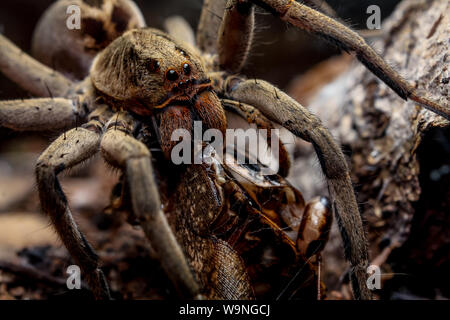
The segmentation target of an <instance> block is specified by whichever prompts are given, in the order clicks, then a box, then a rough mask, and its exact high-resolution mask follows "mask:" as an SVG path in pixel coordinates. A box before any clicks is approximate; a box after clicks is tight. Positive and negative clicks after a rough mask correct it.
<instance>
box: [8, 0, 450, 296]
mask: <svg viewBox="0 0 450 320" xmlns="http://www.w3.org/2000/svg"><path fill="white" fill-rule="evenodd" d="M122 1H124V0H122ZM83 2H85V3H86V4H92V5H93V6H95V8H96V9H99V10H105V11H107V12H111V6H114V5H115V4H116V3H119V2H121V1H119V0H103V1H92V2H91V1H83ZM126 2H127V3H129V2H130V1H128V0H127V1H126ZM306 2H307V3H309V2H316V0H308V1H306ZM255 5H258V6H260V7H262V8H264V9H267V10H269V11H270V12H272V13H273V14H275V15H277V16H279V17H280V18H281V19H283V20H285V21H286V22H288V23H290V24H292V25H294V26H296V27H299V28H302V29H305V30H307V31H309V32H311V33H312V34H314V35H317V36H320V37H322V38H325V39H327V40H331V42H333V43H334V44H337V45H338V46H339V47H340V48H342V49H343V50H345V51H347V52H350V53H354V54H355V56H356V57H357V58H358V59H359V60H360V61H361V62H362V63H363V64H364V65H365V66H367V67H368V68H369V69H370V70H371V71H373V73H374V74H375V75H376V76H378V77H379V78H380V79H381V80H383V81H384V82H385V83H386V84H387V85H389V86H390V87H391V88H392V89H393V90H394V91H396V92H397V93H398V94H399V96H400V97H402V98H404V99H412V100H414V101H416V102H418V103H419V104H421V105H423V106H424V107H426V108H428V109H430V110H431V111H433V112H435V113H437V114H439V115H441V116H443V117H445V118H447V119H449V118H450V111H449V109H448V105H447V104H445V103H438V102H435V101H431V100H429V99H427V98H426V97H423V96H421V95H420V94H418V93H417V91H416V89H415V88H414V87H413V86H412V85H410V84H409V83H408V82H407V81H406V80H404V79H403V78H402V77H400V76H399V75H398V74H397V73H396V72H395V71H394V70H393V69H392V68H391V67H390V66H389V65H388V64H387V63H386V62H385V61H384V60H383V58H382V57H381V56H380V55H378V54H377V53H376V52H375V51H374V50H373V49H372V48H371V47H370V46H369V45H367V44H366V42H365V41H364V39H363V38H361V37H360V36H359V35H358V34H357V33H355V32H354V31H352V30H350V29H349V28H347V27H345V26H344V25H342V24H341V23H339V22H338V21H336V20H334V19H332V18H330V17H328V16H326V15H324V14H322V13H320V12H318V11H316V10H314V9H312V8H311V7H309V6H308V5H307V4H303V3H298V2H296V1H294V0H228V1H225V0H205V1H204V6H203V11H202V15H201V19H200V23H199V27H198V31H197V40H196V41H195V40H194V36H193V32H192V30H190V28H189V26H188V25H187V24H186V23H185V22H183V21H180V20H179V19H175V20H170V21H169V22H168V24H167V29H168V31H169V34H170V35H167V34H165V33H163V32H161V31H157V30H153V29H134V30H129V31H127V32H125V33H124V34H123V35H122V36H120V37H119V38H117V39H116V40H114V41H112V43H111V44H110V45H109V46H108V47H106V48H105V49H104V50H103V51H102V52H100V53H99V54H98V55H97V57H96V58H95V60H94V62H93V65H92V68H91V72H90V76H89V77H87V78H86V79H85V80H84V81H82V82H79V83H74V82H73V81H71V80H70V79H68V78H66V77H65V76H63V75H62V74H61V73H59V72H57V71H54V70H52V69H50V68H49V67H47V66H44V65H42V64H40V63H39V62H37V61H35V60H34V59H32V58H31V57H29V56H27V55H26V54H23V53H22V52H21V51H20V49H18V48H17V47H16V46H14V45H13V44H12V43H11V42H10V41H8V40H7V39H6V38H5V37H3V36H1V35H0V70H1V71H2V72H3V73H5V74H6V75H7V76H8V77H9V78H11V79H12V80H13V81H15V82H17V83H18V84H20V85H21V86H22V87H23V88H25V89H27V90H28V91H30V92H31V93H33V94H35V95H37V96H40V97H47V98H40V99H29V100H14V101H1V102H0V126H4V127H8V128H11V129H15V130H41V131H43V130H53V131H60V132H61V131H65V130H67V129H68V128H73V129H71V130H69V131H66V132H65V133H64V134H63V135H61V136H60V137H59V138H58V139H57V140H56V141H54V142H53V143H52V144H51V145H50V146H49V147H48V148H47V149H46V150H45V151H44V152H43V154H42V155H41V156H40V158H39V160H38V162H37V164H36V177H37V185H38V190H39V196H40V201H41V205H42V208H43V211H44V212H45V213H47V214H48V215H49V217H50V219H51V221H52V223H53V225H54V227H55V229H56V231H57V233H58V235H59V236H60V238H61V240H62V242H63V243H64V245H65V246H66V247H67V249H68V251H69V252H70V254H71V255H72V257H73V259H74V260H75V262H76V263H77V264H78V265H80V267H81V268H82V270H83V274H85V277H86V281H87V282H88V284H89V286H90V287H91V289H92V290H93V292H94V294H95V296H96V297H97V298H108V297H109V291H108V286H107V285H106V281H105V278H104V276H103V273H102V271H101V269H100V267H99V260H98V257H97V255H96V254H95V252H94V250H93V249H92V248H91V246H90V245H89V243H88V241H87V240H86V239H85V237H84V236H83V233H82V232H81V231H80V230H79V228H78V226H77V224H76V223H75V221H74V219H73V218H72V213H71V210H70V208H69V205H68V201H67V198H66V197H65V195H64V192H63V191H62V189H61V187H60V184H59V181H58V178H57V175H58V174H59V173H60V172H62V171H63V170H66V169H69V168H71V167H73V166H75V165H77V164H79V163H81V162H83V161H85V160H87V159H89V158H91V157H92V156H93V155H94V154H96V153H97V152H98V151H100V152H101V153H102V155H103V157H104V158H105V160H106V161H107V162H109V163H110V164H112V165H113V166H115V167H118V168H120V169H121V170H122V171H123V173H124V177H125V183H124V184H123V185H124V186H126V188H127V189H128V193H127V194H128V195H129V203H130V206H131V208H130V210H131V211H132V213H133V217H134V218H135V219H136V221H138V222H139V223H140V225H141V226H142V228H143V230H144V232H145V234H146V236H147V238H148V239H149V241H150V242H151V244H152V247H153V248H154V250H155V251H156V253H157V255H158V257H159V259H160V261H161V265H162V267H163V268H164V270H165V271H166V273H167V275H168V277H169V278H170V279H171V281H172V282H173V284H174V286H175V287H176V289H177V291H178V292H179V293H180V294H181V295H183V296H186V297H199V295H203V296H206V297H209V298H252V297H253V290H252V286H251V285H252V281H251V279H249V276H248V275H249V274H252V273H251V272H250V271H249V270H248V266H247V265H245V263H244V262H243V258H244V256H245V254H246V252H247V251H246V250H244V249H243V248H240V249H239V248H235V247H233V245H235V244H240V243H241V244H242V243H244V244H245V245H247V244H249V242H246V241H240V240H242V233H243V232H239V230H247V229H246V228H247V227H248V228H250V229H252V225H251V222H249V221H248V220H246V219H243V220H242V216H241V212H240V210H237V211H236V210H234V209H233V208H232V206H231V205H230V203H237V204H238V206H239V207H242V208H245V210H244V211H245V213H246V214H248V215H249V216H252V217H258V219H257V221H258V223H259V222H261V223H263V224H264V225H266V226H267V225H268V226H270V228H271V229H272V230H273V231H274V232H275V234H276V235H277V236H278V238H280V239H282V240H283V241H282V242H283V243H287V244H288V245H289V247H290V248H291V249H292V251H291V252H294V255H297V257H298V256H302V255H303V256H308V255H311V254H313V253H314V252H319V251H320V250H321V248H322V247H323V244H324V242H325V241H326V239H327V233H328V230H329V224H330V219H331V218H330V214H329V213H330V210H331V209H332V210H333V211H334V213H335V216H336V218H337V219H336V220H337V222H338V225H339V228H340V231H341V235H342V239H343V241H344V244H345V245H344V248H345V256H346V258H347V259H348V260H349V261H350V263H351V272H350V279H351V282H352V288H353V293H354V295H355V297H356V298H363V299H369V298H370V297H371V293H370V291H369V290H368V288H367V286H366V277H367V274H366V271H367V267H368V249H367V243H366V239H365V235H364V229H363V224H362V221H361V217H360V214H359V211H358V206H357V203H356V198H355V194H354V191H353V187H352V183H351V179H350V171H349V168H348V166H347V164H346V160H345V157H344V155H343V154H342V151H341V149H340V147H339V145H338V144H337V143H336V142H335V140H334V139H333V138H332V136H331V134H330V133H329V131H328V130H327V129H326V128H325V127H324V126H323V125H322V123H321V121H320V119H318V118H317V117H316V116H314V115H313V114H311V113H310V112H309V111H308V110H307V109H306V108H304V107H303V106H301V105H300V104H299V103H298V102H296V101H295V100H293V99H292V98H291V97H289V96H288V95H287V94H286V93H284V92H282V91H281V90H279V89H277V88H276V87H274V86H273V85H271V84H270V83H268V82H265V81H263V80H257V79H252V80H249V79H246V78H245V77H241V76H239V75H238V74H239V72H240V71H241V68H242V66H243V65H244V64H245V61H246V58H247V55H248V51H249V48H250V47H251V42H252V40H253V29H254V6H255ZM95 12H97V11H95ZM112 12H114V10H113V11H112ZM127 12H128V11H127ZM130 12H133V10H131V11H130ZM218 12H222V13H223V19H222V20H220V19H217V16H216V13H218ZM112 16H114V15H112ZM116 18H117V16H116ZM46 19H52V17H51V16H47V17H46ZM119 20H120V21H122V19H119ZM126 21H127V20H126ZM130 21H133V19H131V20H130ZM116 22H117V21H116ZM116 22H115V23H113V24H112V25H117V23H116ZM98 25H103V26H104V25H105V24H98ZM121 25H122V24H121ZM123 25H128V26H132V25H133V24H130V23H128V24H123ZM100 31H101V30H100ZM124 31H125V30H124ZM74 32H75V31H74ZM185 41H187V42H188V43H185ZM81 54H82V53H81ZM50 60H51V59H50ZM53 96H57V98H53ZM224 109H226V110H229V111H232V112H235V113H237V114H238V115H240V116H241V117H243V118H245V119H247V120H248V122H249V123H253V124H256V126H257V127H258V128H263V129H267V130H271V129H273V128H274V124H273V123H275V124H278V125H281V126H283V127H285V128H287V129H288V130H290V131H291V132H292V133H293V134H295V135H296V136H297V137H299V138H302V139H304V140H306V141H309V142H311V143H312V144H313V146H314V149H315V151H316V153H317V155H318V158H319V161H320V164H321V167H322V170H323V172H324V174H325V177H326V179H327V181H328V186H329V193H330V198H331V202H328V201H326V200H324V199H321V198H318V199H315V200H312V201H311V202H310V203H309V204H308V205H305V203H304V201H303V198H302V197H301V194H300V193H299V192H298V191H296V190H295V189H293V188H292V187H290V186H289V185H288V184H287V183H286V182H285V181H284V180H283V177H284V176H286V174H287V172H288V170H289V157H288V155H287V152H286V150H285V149H284V148H283V147H282V148H280V162H281V164H282V165H281V166H280V168H281V170H280V172H279V174H280V176H276V179H273V180H265V179H260V180H258V179H255V174H257V172H258V170H254V171H251V173H252V174H251V175H249V176H248V177H251V178H248V177H247V179H246V178H245V177H246V175H245V174H244V175H242V174H241V173H242V170H244V169H243V168H242V167H239V166H234V167H233V166H228V167H227V166H224V168H222V166H221V164H220V163H215V162H214V161H213V162H212V163H209V164H201V165H187V166H185V167H182V168H181V169H180V168H179V171H177V172H178V173H179V175H178V177H177V183H176V190H175V191H173V190H172V191H173V192H172V193H171V194H172V195H173V197H172V198H171V200H172V201H174V202H175V203H176V204H177V205H176V209H175V215H176V219H175V220H176V221H175V222H173V221H171V223H170V225H169V222H168V220H167V216H166V214H165V212H163V209H162V206H161V201H160V196H161V194H162V192H160V190H158V185H157V183H156V182H155V178H154V171H153V165H154V162H152V154H151V152H150V148H149V144H146V143H145V138H144V137H145V132H147V130H148V132H151V131H152V130H153V131H157V132H159V135H160V139H159V141H160V146H161V149H162V150H163V152H164V155H165V162H166V163H167V162H168V161H167V160H168V159H169V155H170V151H171V150H172V148H173V146H174V143H175V142H173V141H171V135H172V132H173V131H174V130H175V129H179V128H183V129H187V130H191V129H192V125H193V124H192V123H193V121H194V120H201V121H202V123H203V127H204V128H216V129H219V130H221V131H222V132H223V131H224V130H225V128H226V118H225V112H224ZM154 119H156V121H152V120H154ZM155 123H156V126H155ZM149 127H150V129H149ZM245 170H247V172H248V168H247V169H245ZM245 170H244V172H245ZM161 176H162V174H161ZM274 181H276V183H274V184H271V183H273V182H274ZM267 191H269V192H267ZM265 198H267V199H265ZM178 204H179V205H178ZM243 216H245V214H243ZM312 217H313V218H312ZM300 219H301V221H302V223H301V224H298V223H294V222H295V221H297V222H298V221H299V220H300ZM230 221H231V223H229V222H230ZM221 222H223V223H221ZM241 223H242V224H241ZM241 226H242V228H241ZM285 229H288V230H289V234H287V233H286V232H285ZM217 230H222V233H223V235H222V237H220V236H218V235H217V234H216V233H215V232H217ZM249 239H250V240H251V237H250V238H249V237H247V238H245V240H249ZM260 243H261V242H260ZM262 243H264V241H262ZM272 244H273V243H270V244H269V246H271V245H272ZM245 245H244V246H245ZM244 260H245V258H244ZM294 260H296V259H294ZM255 273H257V272H255ZM253 275H254V274H253ZM319 296H320V295H319Z"/></svg>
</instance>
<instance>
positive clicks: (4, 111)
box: [0, 98, 85, 131]
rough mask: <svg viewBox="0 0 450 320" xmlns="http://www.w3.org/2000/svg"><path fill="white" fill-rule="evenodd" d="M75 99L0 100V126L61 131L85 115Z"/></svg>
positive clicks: (70, 126)
mask: <svg viewBox="0 0 450 320" xmlns="http://www.w3.org/2000/svg"><path fill="white" fill-rule="evenodd" d="M81 112H82V110H80V108H79V106H78V102H77V101H73V100H71V99H64V98H54V99H53V98H40V99H26V100H9V101H8V100H5V101H0V126H3V127H6V128H10V129H13V130H16V131H62V130H67V129H70V128H72V127H75V126H76V125H77V124H80V121H81V120H82V119H83V117H84V116H85V115H84V114H80V113H81Z"/></svg>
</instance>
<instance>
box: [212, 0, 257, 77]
mask: <svg viewBox="0 0 450 320" xmlns="http://www.w3.org/2000/svg"><path fill="white" fill-rule="evenodd" d="M254 28H255V7H254V5H253V4H252V3H250V2H248V1H243V0H228V1H227V6H226V8H225V14H224V16H223V19H222V24H221V26H220V30H219V38H218V40H217V50H218V54H219V64H220V67H221V68H222V69H224V70H226V71H229V72H230V73H238V72H240V71H241V69H242V67H243V66H244V64H245V62H246V60H247V57H248V54H249V51H250V47H251V44H252V41H253V35H254Z"/></svg>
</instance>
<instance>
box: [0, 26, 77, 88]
mask: <svg viewBox="0 0 450 320" xmlns="http://www.w3.org/2000/svg"><path fill="white" fill-rule="evenodd" d="M0 71H1V72H3V73H4V74H5V75H6V76H7V77H8V78H9V79H11V80H12V81H14V82H15V83H17V84H18V85H20V86H21V87H22V88H23V89H25V90H27V91H29V92H30V93H32V94H34V95H36V96H39V97H51V96H55V97H62V96H65V95H66V94H67V93H68V91H69V90H70V88H72V87H73V85H74V84H73V82H72V81H71V80H69V79H67V78H66V77H65V76H63V75H62V74H61V73H59V72H57V71H55V70H52V69H50V68H49V67H47V66H45V65H43V64H41V63H40V62H38V61H36V60H34V59H33V58H31V57H30V56H29V55H27V54H26V53H25V52H23V51H22V50H20V49H19V48H18V47H17V46H15V45H14V44H13V43H12V42H11V41H9V40H8V39H7V38H5V37H4V36H3V35H1V34H0Z"/></svg>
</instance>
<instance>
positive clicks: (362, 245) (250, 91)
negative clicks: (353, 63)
mask: <svg viewBox="0 0 450 320" xmlns="http://www.w3.org/2000/svg"><path fill="white" fill-rule="evenodd" d="M225 95H226V97H227V98H229V99H232V100H236V101H242V102H244V103H248V104H250V105H252V106H254V107H256V108H258V109H259V110H260V111H261V112H262V113H263V114H264V115H265V116H266V117H267V118H269V119H270V120H271V121H273V122H275V123H278V124H280V125H282V126H283V127H285V128H287V129H288V130H290V131H291V132H292V133H293V134H295V135H296V136H298V137H300V138H302V139H304V140H306V141H309V142H311V143H312V144H313V146H314V148H315V150H316V153H317V155H318V157H319V161H320V164H321V166H322V170H323V172H324V174H325V176H326V178H327V181H328V185H329V191H330V195H331V197H332V200H333V207H334V210H335V213H336V220H337V221H338V224H339V227H340V230H341V235H342V238H343V241H344V248H345V255H346V257H347V259H348V260H349V261H350V262H351V265H352V272H351V274H352V283H353V290H354V295H355V297H356V298H362V299H370V297H371V294H370V291H369V290H368V288H367V286H366V269H367V267H368V249H367V243H366V238H365V234H364V229H363V224H362V221H361V216H360V213H359V211H358V205H357V203H356V198H355V194H354V191H353V186H352V183H351V179H350V171H349V169H348V167H347V164H346V161H345V157H344V155H343V153H342V151H341V149H340V147H339V146H338V145H337V143H336V142H335V141H334V139H333V138H332V136H331V134H330V133H329V131H328V130H327V129H326V128H324V127H323V125H322V123H321V121H320V119H318V118H317V117H316V116H314V115H313V114H311V113H310V112H309V111H308V110H307V109H305V108H304V107H303V106H301V105H300V104H299V103H297V102H296V101H295V100H293V99H292V98H291V97H289V96H288V95H287V94H286V93H284V92H282V91H280V90H278V89H277V88H275V87H274V86H272V85H271V84H269V83H267V82H265V81H262V80H245V81H243V80H240V79H239V78H235V77H230V78H229V79H228V80H227V81H225Z"/></svg>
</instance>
